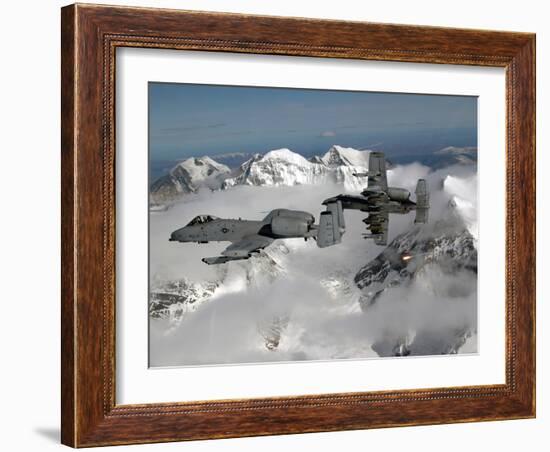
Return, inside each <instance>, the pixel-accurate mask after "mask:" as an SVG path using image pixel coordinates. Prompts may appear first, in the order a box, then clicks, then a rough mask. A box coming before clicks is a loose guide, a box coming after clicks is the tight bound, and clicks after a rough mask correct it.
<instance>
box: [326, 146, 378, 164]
mask: <svg viewBox="0 0 550 452" xmlns="http://www.w3.org/2000/svg"><path fill="white" fill-rule="evenodd" d="M369 154H370V151H368V150H364V151H359V150H357V149H354V148H346V147H344V146H340V145H337V144H335V145H334V146H332V147H331V148H330V149H329V150H328V151H327V152H326V153H325V155H323V157H321V160H322V161H323V163H324V164H325V165H327V166H359V167H365V168H367V167H368V164H369Z"/></svg>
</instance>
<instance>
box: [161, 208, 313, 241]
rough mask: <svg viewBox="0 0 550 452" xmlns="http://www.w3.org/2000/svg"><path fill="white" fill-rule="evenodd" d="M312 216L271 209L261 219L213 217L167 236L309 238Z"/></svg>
mask: <svg viewBox="0 0 550 452" xmlns="http://www.w3.org/2000/svg"><path fill="white" fill-rule="evenodd" d="M314 222H315V219H314V217H313V215H311V214H310V213H308V212H301V211H295V210H287V209H276V210H273V211H271V212H270V213H269V215H267V216H266V217H265V218H264V219H263V220H261V221H254V220H241V219H225V218H215V219H212V220H210V221H208V222H205V223H202V224H193V225H187V226H184V227H182V228H180V229H178V230H176V231H174V232H172V234H171V235H170V240H171V241H178V242H199V243H207V242H238V241H240V240H242V239H244V238H245V237H250V236H252V235H259V236H263V237H269V238H271V239H281V238H298V237H301V238H308V237H314V236H315V235H316V231H317V230H316V227H315V225H314Z"/></svg>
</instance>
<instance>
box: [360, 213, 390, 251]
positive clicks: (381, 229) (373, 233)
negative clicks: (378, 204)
mask: <svg viewBox="0 0 550 452" xmlns="http://www.w3.org/2000/svg"><path fill="white" fill-rule="evenodd" d="M363 222H364V223H365V224H366V225H367V229H368V230H369V231H370V233H369V234H364V235H363V237H364V238H366V239H374V243H376V244H377V245H381V246H385V245H387V244H388V223H389V215H388V213H387V212H372V213H370V214H369V216H368V217H367V218H365V219H364V220H363Z"/></svg>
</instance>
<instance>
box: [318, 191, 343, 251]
mask: <svg viewBox="0 0 550 452" xmlns="http://www.w3.org/2000/svg"><path fill="white" fill-rule="evenodd" d="M345 230H346V223H345V220H344V210H343V208H342V202H341V201H336V202H331V203H328V204H327V210H325V211H324V212H321V216H320V218H319V231H318V233H317V246H318V247H319V248H326V247H327V246H332V245H336V244H338V243H341V242H342V235H343V234H344V232H345Z"/></svg>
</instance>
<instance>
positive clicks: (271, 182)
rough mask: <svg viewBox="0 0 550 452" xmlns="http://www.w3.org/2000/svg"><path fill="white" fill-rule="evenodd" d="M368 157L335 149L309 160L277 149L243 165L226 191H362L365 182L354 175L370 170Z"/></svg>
mask: <svg viewBox="0 0 550 452" xmlns="http://www.w3.org/2000/svg"><path fill="white" fill-rule="evenodd" d="M368 155H369V151H357V150H355V149H352V148H343V147H341V146H333V147H332V148H330V150H329V151H328V152H327V153H326V154H325V155H323V156H322V157H319V156H314V157H312V158H311V159H309V160H307V159H306V158H304V157H303V156H301V155H300V154H297V153H295V152H292V151H291V150H290V149H277V150H273V151H270V152H268V153H267V154H265V155H261V154H256V155H255V156H254V157H252V158H251V159H250V160H248V161H246V162H245V163H243V164H242V165H241V167H240V168H239V170H238V171H237V174H236V175H235V176H234V177H231V178H227V179H225V181H224V182H223V185H222V188H224V189H227V188H230V187H232V186H235V185H254V186H282V185H286V186H291V185H304V184H308V185H316V184H323V183H340V184H343V185H344V187H345V189H346V190H349V191H359V190H361V187H362V185H364V181H362V180H360V179H359V178H357V177H355V176H353V173H355V172H361V171H365V170H366V169H367V167H368Z"/></svg>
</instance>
